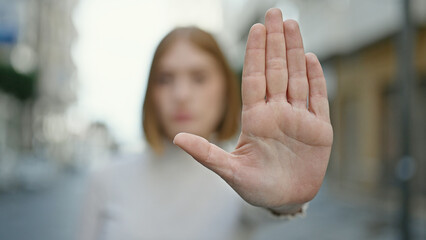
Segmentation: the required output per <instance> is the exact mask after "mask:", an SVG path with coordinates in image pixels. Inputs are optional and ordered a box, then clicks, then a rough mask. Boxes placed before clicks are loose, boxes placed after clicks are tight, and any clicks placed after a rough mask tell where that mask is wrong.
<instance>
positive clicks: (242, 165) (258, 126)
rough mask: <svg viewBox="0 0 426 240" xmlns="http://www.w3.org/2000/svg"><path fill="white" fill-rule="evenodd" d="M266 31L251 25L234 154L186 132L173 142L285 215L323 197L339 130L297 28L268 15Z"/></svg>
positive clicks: (256, 201)
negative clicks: (333, 124) (285, 211)
mask: <svg viewBox="0 0 426 240" xmlns="http://www.w3.org/2000/svg"><path fill="white" fill-rule="evenodd" d="M265 25H266V27H265V26H264V25H262V24H255V25H253V27H252V28H251V30H250V33H249V37H248V40H247V48H246V56H245V61H244V70H243V80H242V100H243V111H242V132H241V135H240V138H239V140H238V145H237V147H236V149H235V150H234V151H233V152H232V153H227V152H225V151H224V150H222V149H221V148H219V147H217V146H215V145H213V144H211V143H209V142H208V141H207V140H205V139H204V138H201V137H199V136H195V135H192V134H188V133H180V134H178V135H177V136H176V137H175V140H174V142H175V144H177V145H178V146H180V147H181V148H182V149H184V150H185V151H186V152H188V153H189V154H191V155H192V156H193V157H194V158H195V159H196V160H198V161H199V162H200V163H201V164H203V165H204V166H206V167H208V168H209V169H211V170H213V171H214V172H216V173H217V174H218V175H220V176H221V177H222V178H223V179H224V180H225V181H226V182H228V184H229V185H230V186H231V187H232V188H233V189H234V190H235V191H236V192H237V193H238V194H239V195H240V196H241V197H242V198H243V199H245V200H246V201H247V202H249V203H251V204H253V205H256V206H261V207H267V208H272V209H282V207H284V209H285V207H286V206H300V204H302V203H305V202H308V201H310V200H311V199H312V198H313V197H314V196H315V195H316V194H317V192H318V190H319V188H320V186H321V184H322V181H323V178H324V175H325V171H326V168H327V164H328V160H329V156H330V151H331V145H332V138H333V131H332V127H331V124H330V118H329V106H328V100H327V91H326V85H325V79H324V74H323V72H322V69H321V65H320V63H319V61H318V59H317V58H316V56H315V55H314V54H305V52H304V49H303V42H302V37H301V34H300V30H299V27H298V24H297V22H295V21H293V20H287V21H285V22H283V21H282V15H281V11H280V10H279V9H270V10H269V11H268V12H267V13H266V17H265ZM307 99H309V104H307Z"/></svg>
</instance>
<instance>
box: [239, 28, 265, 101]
mask: <svg viewBox="0 0 426 240" xmlns="http://www.w3.org/2000/svg"><path fill="white" fill-rule="evenodd" d="M265 42H266V29H265V26H263V25H262V24H260V23H257V24H255V25H253V26H252V27H251V29H250V32H249V36H248V39H247V46H246V55H245V58H244V67H243V79H242V84H241V85H242V100H243V107H247V106H249V105H252V104H254V103H257V102H261V101H263V102H265V94H266V78H265V46H266V43H265Z"/></svg>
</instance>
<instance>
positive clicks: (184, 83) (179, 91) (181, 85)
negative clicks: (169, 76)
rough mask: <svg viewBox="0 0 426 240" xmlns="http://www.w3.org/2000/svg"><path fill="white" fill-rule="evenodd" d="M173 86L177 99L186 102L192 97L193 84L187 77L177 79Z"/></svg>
mask: <svg viewBox="0 0 426 240" xmlns="http://www.w3.org/2000/svg"><path fill="white" fill-rule="evenodd" d="M176 80H177V81H175V84H174V86H173V96H174V98H175V100H176V101H179V102H185V101H187V100H189V99H190V97H191V86H190V84H189V81H188V80H187V79H184V78H181V79H176Z"/></svg>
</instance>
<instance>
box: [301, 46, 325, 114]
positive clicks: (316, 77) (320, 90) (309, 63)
mask: <svg viewBox="0 0 426 240" xmlns="http://www.w3.org/2000/svg"><path fill="white" fill-rule="evenodd" d="M306 68H307V72H308V82H309V111H311V112H313V113H315V115H317V116H318V117H320V118H321V119H323V120H326V121H328V122H329V121H330V113H329V105H328V98H327V86H326V81H325V78H324V73H323V71H322V68H321V64H320V62H319V60H318V58H317V56H315V54H313V53H307V54H306Z"/></svg>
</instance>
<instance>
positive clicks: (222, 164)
mask: <svg viewBox="0 0 426 240" xmlns="http://www.w3.org/2000/svg"><path fill="white" fill-rule="evenodd" d="M173 143H174V144H176V145H177V146H179V147H180V148H182V149H183V150H184V151H185V152H187V153H188V154H189V155H191V156H192V157H193V158H194V159H195V160H197V161H198V162H199V163H201V164H202V165H204V166H205V167H207V168H208V169H210V170H212V171H213V172H215V173H217V174H218V175H219V176H221V177H222V178H224V179H230V178H231V177H232V175H233V174H232V173H233V168H232V166H231V162H230V157H229V156H230V154H229V153H227V152H225V151H224V150H222V149H221V148H220V147H218V146H216V145H214V144H211V143H209V141H207V140H206V139H204V138H202V137H200V136H197V135H194V134H190V133H179V134H177V135H176V136H175V138H174V139H173Z"/></svg>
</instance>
